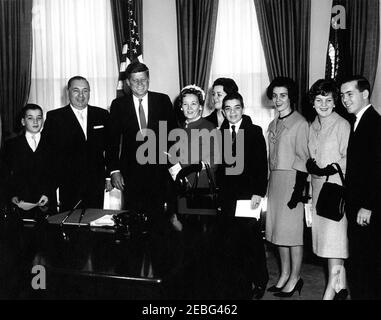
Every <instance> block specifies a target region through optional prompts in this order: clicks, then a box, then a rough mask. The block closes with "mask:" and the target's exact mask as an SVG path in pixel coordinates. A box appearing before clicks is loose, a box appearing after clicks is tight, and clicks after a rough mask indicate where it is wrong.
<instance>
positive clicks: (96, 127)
mask: <svg viewBox="0 0 381 320" xmlns="http://www.w3.org/2000/svg"><path fill="white" fill-rule="evenodd" d="M102 128H104V126H103V125H100V126H94V127H93V129H102Z"/></svg>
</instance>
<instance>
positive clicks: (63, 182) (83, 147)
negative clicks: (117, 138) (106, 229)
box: [43, 76, 109, 211]
mask: <svg viewBox="0 0 381 320" xmlns="http://www.w3.org/2000/svg"><path fill="white" fill-rule="evenodd" d="M67 92H68V96H69V101H70V103H69V104H68V105H67V106H65V107H63V108H59V109H56V110H52V111H49V112H48V113H47V117H46V121H45V126H44V130H43V133H44V134H45V135H46V137H47V139H48V143H49V147H50V148H51V150H52V152H53V154H54V157H55V158H54V162H55V164H56V166H55V178H56V184H57V187H59V201H60V211H66V210H70V209H73V208H74V207H75V206H76V205H78V206H77V207H78V208H102V207H103V195H104V188H105V178H106V169H105V165H106V164H105V158H104V151H105V146H106V125H107V123H108V116H109V114H108V111H107V110H104V109H101V108H98V107H93V106H89V105H88V102H89V99H90V85H89V83H88V81H87V80H86V79H85V78H83V77H81V76H75V77H73V78H71V79H70V80H69V82H68V85H67ZM78 203H79V204H78Z"/></svg>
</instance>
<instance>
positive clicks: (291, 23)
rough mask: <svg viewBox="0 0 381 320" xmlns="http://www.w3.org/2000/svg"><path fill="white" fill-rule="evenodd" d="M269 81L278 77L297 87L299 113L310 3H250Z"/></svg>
mask: <svg viewBox="0 0 381 320" xmlns="http://www.w3.org/2000/svg"><path fill="white" fill-rule="evenodd" d="M254 3H255V7H256V13H257V19H258V24H259V31H260V35H261V40H262V44H263V50H264V52H265V58H266V65H267V69H268V72H269V78H270V81H272V80H273V79H274V78H275V77H278V76H287V77H290V78H292V79H294V80H295V81H296V83H297V85H298V89H299V97H298V104H297V108H298V110H299V111H303V105H305V104H306V97H305V95H306V93H307V91H308V86H309V84H308V80H309V46H310V20H311V1H310V0H254Z"/></svg>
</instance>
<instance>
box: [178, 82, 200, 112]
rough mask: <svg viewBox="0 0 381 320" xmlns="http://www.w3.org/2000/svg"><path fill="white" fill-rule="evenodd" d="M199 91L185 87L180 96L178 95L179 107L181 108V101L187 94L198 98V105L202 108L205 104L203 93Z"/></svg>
mask: <svg viewBox="0 0 381 320" xmlns="http://www.w3.org/2000/svg"><path fill="white" fill-rule="evenodd" d="M200 90H201V89H200ZM200 90H198V89H196V88H194V87H193V88H187V87H186V88H184V89H183V90H181V92H180V95H179V107H180V108H181V106H182V104H183V99H184V97H185V95H187V94H194V95H195V96H196V97H197V98H198V103H199V104H200V105H201V106H204V103H205V99H204V93H203V92H202V91H200Z"/></svg>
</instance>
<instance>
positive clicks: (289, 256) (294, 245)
mask: <svg viewBox="0 0 381 320" xmlns="http://www.w3.org/2000/svg"><path fill="white" fill-rule="evenodd" d="M267 96H268V98H269V99H271V100H272V101H273V103H274V107H275V110H276V111H277V114H276V116H275V119H274V120H273V121H272V122H271V123H270V124H269V129H268V143H269V169H270V178H269V188H268V206H267V214H266V240H267V241H269V242H271V243H273V244H274V245H276V246H277V248H278V251H279V256H280V262H281V263H280V267H281V272H280V275H279V278H278V281H277V283H276V284H275V285H273V286H272V287H270V288H269V289H268V291H270V292H275V295H276V296H278V297H291V296H292V295H293V294H294V292H295V291H298V292H299V294H300V292H301V290H302V287H303V280H302V279H301V277H300V271H301V265H302V260H303V227H304V225H303V217H304V208H303V203H302V201H303V191H304V187H305V185H306V179H307V176H308V173H307V171H306V167H305V164H306V158H305V157H308V149H307V138H308V122H307V121H306V120H305V119H304V117H303V116H302V115H301V114H300V113H298V112H297V111H296V110H295V104H296V99H297V89H296V84H295V82H294V81H293V80H292V79H290V78H286V77H278V78H275V79H274V80H273V81H272V82H271V84H270V85H269V87H268V88H267Z"/></svg>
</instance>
